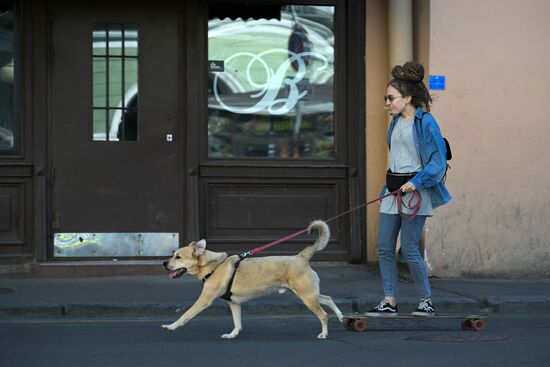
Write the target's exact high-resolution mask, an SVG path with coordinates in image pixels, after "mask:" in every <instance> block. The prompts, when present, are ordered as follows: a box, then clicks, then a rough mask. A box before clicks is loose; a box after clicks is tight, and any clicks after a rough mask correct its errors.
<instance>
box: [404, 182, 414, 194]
mask: <svg viewBox="0 0 550 367" xmlns="http://www.w3.org/2000/svg"><path fill="white" fill-rule="evenodd" d="M400 190H401V191H402V192H404V193H405V194H406V193H409V192H413V191H415V190H416V186H414V184H413V183H412V182H410V181H409V182H407V183H406V184H404V185H403V186H401V188H400Z"/></svg>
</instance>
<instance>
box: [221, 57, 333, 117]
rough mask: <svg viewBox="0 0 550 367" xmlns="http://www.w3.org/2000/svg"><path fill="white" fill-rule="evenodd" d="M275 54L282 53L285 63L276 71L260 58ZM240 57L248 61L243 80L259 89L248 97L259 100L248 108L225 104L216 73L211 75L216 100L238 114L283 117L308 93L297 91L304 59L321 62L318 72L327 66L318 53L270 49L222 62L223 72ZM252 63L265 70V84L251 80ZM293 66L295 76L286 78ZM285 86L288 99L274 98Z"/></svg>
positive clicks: (302, 73)
mask: <svg viewBox="0 0 550 367" xmlns="http://www.w3.org/2000/svg"><path fill="white" fill-rule="evenodd" d="M274 53H279V54H284V55H285V57H286V59H285V61H284V62H283V63H282V64H281V65H279V67H278V68H277V70H275V71H274V70H273V69H271V68H270V66H269V65H268V64H267V63H266V62H265V61H264V59H263V57H265V56H266V55H270V54H274ZM242 57H244V58H248V59H249V61H248V64H247V67H246V78H247V81H248V83H250V85H252V86H253V87H255V88H257V89H258V90H259V92H257V93H254V94H251V95H250V98H252V99H258V98H260V99H259V100H258V101H257V102H256V103H255V104H254V105H252V106H250V107H236V106H230V105H228V104H226V103H224V101H223V100H222V97H221V96H220V95H219V94H218V87H217V84H218V78H219V74H216V75H215V76H214V82H213V88H212V89H213V91H214V96H215V98H216V100H217V101H218V102H219V104H220V105H221V106H222V107H223V108H224V109H225V110H227V111H230V112H233V113H239V114H254V113H257V112H259V111H262V110H264V109H267V110H268V111H269V113H270V114H272V115H283V114H285V113H288V112H289V111H291V110H292V109H293V108H294V106H296V104H297V103H298V101H299V100H300V99H302V98H303V97H304V96H305V95H306V94H307V90H303V91H300V90H299V89H298V83H299V82H300V81H301V80H302V79H304V77H305V75H306V71H307V70H306V62H305V61H304V58H305V57H311V58H316V59H318V60H321V61H322V62H323V65H321V66H320V67H319V68H318V69H317V70H318V71H322V70H323V69H325V68H326V67H327V66H328V61H327V59H326V57H325V56H324V55H322V54H320V53H317V52H301V53H294V52H292V51H289V50H285V49H271V50H267V51H264V52H262V53H260V54H253V53H251V52H239V53H236V54H234V55H232V56H230V57H228V58H227V59H226V60H225V65H226V72H227V69H228V67H227V66H228V65H230V64H231V61H232V60H234V59H237V58H242ZM255 63H259V64H260V65H261V66H262V68H263V69H264V71H265V83H256V82H255V81H254V80H253V78H252V75H251V71H252V70H253V67H254V66H255V65H254V64H255ZM292 63H296V64H295V65H297V66H298V67H297V70H296V74H295V75H294V76H287V70H289V69H290V70H292V71H294V69H292V66H291V65H292ZM285 85H286V86H288V88H289V92H288V96H287V97H286V98H277V95H278V94H279V91H280V90H281V89H283V88H284V87H285Z"/></svg>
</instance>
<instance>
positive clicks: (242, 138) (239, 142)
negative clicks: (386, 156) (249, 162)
mask: <svg viewBox="0 0 550 367" xmlns="http://www.w3.org/2000/svg"><path fill="white" fill-rule="evenodd" d="M334 47H335V46H334V7H333V6H309V5H285V6H281V13H280V19H269V20H268V19H248V20H243V19H242V18H236V19H231V18H229V17H228V18H225V19H220V18H214V19H211V20H210V21H209V23H208V70H209V80H208V153H209V157H210V158H251V157H269V158H279V159H334V158H335V143H334V130H335V126H334V121H335V120H334V76H335V72H334V71H335V68H334V50H335V49H334Z"/></svg>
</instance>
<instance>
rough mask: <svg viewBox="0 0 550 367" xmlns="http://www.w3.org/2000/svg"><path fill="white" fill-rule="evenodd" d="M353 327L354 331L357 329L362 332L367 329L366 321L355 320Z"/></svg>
mask: <svg viewBox="0 0 550 367" xmlns="http://www.w3.org/2000/svg"><path fill="white" fill-rule="evenodd" d="M353 328H354V329H355V331H358V332H360V333H362V332H363V331H365V330H367V323H366V322H365V321H363V320H355V322H354V323H353Z"/></svg>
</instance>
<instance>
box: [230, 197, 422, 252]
mask: <svg viewBox="0 0 550 367" xmlns="http://www.w3.org/2000/svg"><path fill="white" fill-rule="evenodd" d="M391 195H396V196H397V210H398V212H399V214H400V215H401V217H402V218H403V219H406V220H413V219H414V218H415V217H416V214H417V213H418V211H419V210H420V205H422V195H420V193H419V192H418V191H416V190H415V191H414V192H413V194H412V196H411V198H410V199H409V202H408V203H407V204H406V203H403V199H402V197H401V196H402V195H403V193H402V191H401V190H400V189H397V190H395V191H392V192H390V193H388V194H386V195H383V196H380V197H378V198H376V199H374V200H371V201H369V202H366V203H363V204H361V205H358V206H356V207H355V208H352V209H350V210H348V211H346V212H343V213H340V214H338V215H336V216H334V217H332V218H329V219H327V220H325V222H327V223H328V222H330V221H332V220H334V219H336V218H339V217H342V216H344V215H346V214H349V213H351V212H354V211H356V210H357V209H361V208H363V207H365V206H367V205H369V204H372V203H374V202H376V201H380V200H382V199H385V198H387V197H388V196H391ZM415 198H416V201H413V200H414V199H415ZM402 206H404V207H405V208H407V209H410V210H412V211H413V212H412V214H404V213H403V211H402ZM306 232H307V228H304V229H302V230H301V231H298V232H296V233H292V234H289V235H288V236H285V237H283V238H279V239H278V240H275V241H273V242H270V243H268V244H266V245H263V246H260V247H256V248H255V249H252V250H250V251H248V252H244V253H242V254H241V255H239V256H240V257H241V259H244V258H245V257H248V256H251V255H254V254H256V253H258V252H260V251H263V250H265V249H267V248H270V247H272V246H275V245H278V244H280V243H283V242H285V241H288V240H290V239H291V238H294V237H297V236H299V235H301V234H304V233H306Z"/></svg>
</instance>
